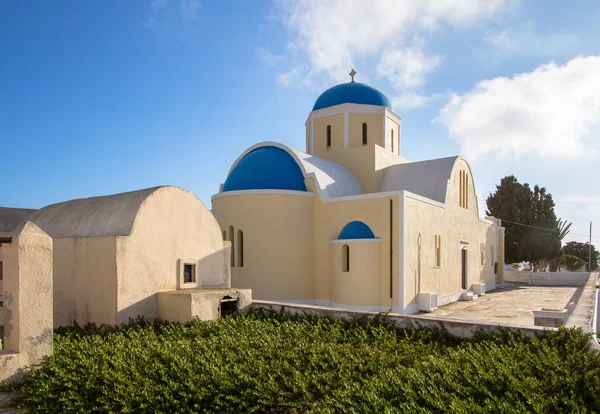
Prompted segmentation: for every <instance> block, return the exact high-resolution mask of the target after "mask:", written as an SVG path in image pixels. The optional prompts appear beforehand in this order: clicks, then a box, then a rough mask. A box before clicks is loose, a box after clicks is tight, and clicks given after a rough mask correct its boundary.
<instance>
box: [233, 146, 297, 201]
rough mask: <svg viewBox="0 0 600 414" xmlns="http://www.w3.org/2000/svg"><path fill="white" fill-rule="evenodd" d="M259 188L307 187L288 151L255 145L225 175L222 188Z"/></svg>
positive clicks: (285, 188) (295, 188) (287, 188)
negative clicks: (256, 146)
mask: <svg viewBox="0 0 600 414" xmlns="http://www.w3.org/2000/svg"><path fill="white" fill-rule="evenodd" d="M259 189H277V190H295V191H306V186H305V185H304V174H303V173H302V170H301V169H300V167H299V166H298V164H297V163H296V160H294V158H293V157H292V156H291V155H290V154H289V153H288V152H287V151H285V150H283V149H281V148H278V147H274V146H271V145H269V146H264V147H258V148H255V149H253V150H252V151H250V152H249V153H247V154H246V155H244V157H243V158H242V159H241V160H240V161H239V162H238V163H237V164H236V165H235V167H234V168H233V169H232V170H231V172H230V173H229V174H228V175H227V179H226V180H225V183H224V184H223V191H235V190H259Z"/></svg>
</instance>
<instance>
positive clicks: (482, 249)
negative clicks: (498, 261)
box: [479, 243, 485, 266]
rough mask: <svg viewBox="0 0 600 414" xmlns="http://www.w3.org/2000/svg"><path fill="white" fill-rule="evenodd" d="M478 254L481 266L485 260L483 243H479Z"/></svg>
mask: <svg viewBox="0 0 600 414" xmlns="http://www.w3.org/2000/svg"><path fill="white" fill-rule="evenodd" d="M479 255H480V256H481V265H482V266H483V262H484V260H485V245H484V244H483V243H481V244H480V245H479Z"/></svg>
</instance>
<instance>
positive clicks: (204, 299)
mask: <svg viewBox="0 0 600 414" xmlns="http://www.w3.org/2000/svg"><path fill="white" fill-rule="evenodd" d="M225 296H229V297H230V298H233V299H237V301H238V303H237V305H238V310H239V311H241V312H243V311H245V310H247V309H248V307H249V306H250V304H251V303H252V292H251V291H250V290H249V289H206V290H201V289H187V290H174V291H169V292H159V293H158V317H159V318H160V319H161V320H164V321H169V322H179V323H186V322H189V321H190V320H192V319H193V318H198V319H200V320H203V321H214V320H216V319H219V318H220V316H221V314H220V304H221V300H222V299H223V298H224V297H225Z"/></svg>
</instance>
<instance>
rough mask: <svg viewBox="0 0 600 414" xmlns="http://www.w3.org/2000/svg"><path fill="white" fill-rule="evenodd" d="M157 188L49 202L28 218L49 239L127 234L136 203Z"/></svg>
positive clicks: (135, 212) (137, 204) (140, 202)
mask: <svg viewBox="0 0 600 414" xmlns="http://www.w3.org/2000/svg"><path fill="white" fill-rule="evenodd" d="M160 188H163V187H154V188H147V189H144V190H138V191H131V192H128V193H121V194H113V195H108V196H102V197H91V198H81V199H77V200H70V201H65V202H63V203H58V204H52V205H49V206H47V207H44V208H42V209H40V210H37V211H36V212H35V213H33V214H32V215H31V216H29V218H28V220H30V221H32V222H34V223H35V224H36V225H37V226H38V227H40V228H41V229H42V230H44V231H45V232H46V233H48V235H49V236H50V237H52V238H71V237H101V236H128V235H129V234H131V229H132V227H133V222H134V221H135V217H136V215H137V212H138V210H139V208H140V206H141V205H142V203H143V202H144V200H146V199H147V198H148V197H149V196H150V195H151V194H152V193H154V192H155V191H157V190H158V189H160Z"/></svg>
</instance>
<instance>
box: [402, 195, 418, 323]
mask: <svg viewBox="0 0 600 414" xmlns="http://www.w3.org/2000/svg"><path fill="white" fill-rule="evenodd" d="M397 208H398V235H399V237H398V249H399V250H398V288H399V289H398V290H399V291H400V292H398V299H399V302H398V305H399V308H400V313H406V309H405V306H406V297H405V296H406V193H405V192H404V191H402V192H401V193H400V197H399V203H398V207H397ZM417 306H418V305H417Z"/></svg>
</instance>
